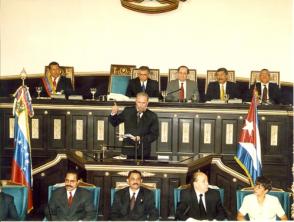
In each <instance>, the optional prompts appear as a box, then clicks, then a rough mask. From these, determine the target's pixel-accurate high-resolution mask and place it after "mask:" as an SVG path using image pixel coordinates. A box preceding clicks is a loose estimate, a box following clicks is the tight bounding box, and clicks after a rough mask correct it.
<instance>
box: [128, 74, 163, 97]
mask: <svg viewBox="0 0 294 222" xmlns="http://www.w3.org/2000/svg"><path fill="white" fill-rule="evenodd" d="M139 92H142V87H141V82H140V79H139V78H138V77H137V78H135V79H131V80H130V81H129V84H128V88H127V92H126V95H127V96H129V97H135V96H136V95H137V93H139ZM145 92H146V93H147V94H148V96H149V97H157V98H159V97H160V93H159V85H158V82H157V81H155V80H152V79H149V78H148V79H147V85H146V89H145Z"/></svg>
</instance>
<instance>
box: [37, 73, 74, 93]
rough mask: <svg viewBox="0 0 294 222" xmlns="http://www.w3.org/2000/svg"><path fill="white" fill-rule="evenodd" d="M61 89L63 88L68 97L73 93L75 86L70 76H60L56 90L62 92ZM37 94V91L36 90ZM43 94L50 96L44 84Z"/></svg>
mask: <svg viewBox="0 0 294 222" xmlns="http://www.w3.org/2000/svg"><path fill="white" fill-rule="evenodd" d="M42 84H43V81H42ZM61 90H63V93H64V94H65V95H66V96H67V97H68V96H69V95H71V94H72V93H73V87H72V84H71V80H70V79H69V78H66V77H65V76H60V78H59V81H58V83H57V86H56V92H61ZM35 95H37V93H36V92H35ZM41 96H43V97H47V96H48V94H47V92H46V89H45V86H44V84H43V89H42V92H41Z"/></svg>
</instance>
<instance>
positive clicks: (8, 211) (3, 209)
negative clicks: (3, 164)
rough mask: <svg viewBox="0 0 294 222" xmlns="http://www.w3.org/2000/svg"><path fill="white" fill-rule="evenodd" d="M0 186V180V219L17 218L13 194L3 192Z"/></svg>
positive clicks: (0, 183) (0, 184)
mask: <svg viewBox="0 0 294 222" xmlns="http://www.w3.org/2000/svg"><path fill="white" fill-rule="evenodd" d="M1 187H2V181H0V221H5V220H14V221H16V220H19V217H18V214H17V210H16V207H15V204H14V198H13V196H11V195H9V194H6V193H4V192H3V191H2V189H1Z"/></svg>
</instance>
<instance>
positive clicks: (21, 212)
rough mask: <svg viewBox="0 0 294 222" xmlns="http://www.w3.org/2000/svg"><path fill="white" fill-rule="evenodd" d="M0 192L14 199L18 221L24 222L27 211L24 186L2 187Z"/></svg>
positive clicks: (26, 191) (25, 188)
mask: <svg viewBox="0 0 294 222" xmlns="http://www.w3.org/2000/svg"><path fill="white" fill-rule="evenodd" d="M2 192H4V193H6V194H9V195H11V196H13V197H14V204H15V207H16V210H17V214H18V216H19V220H22V221H23V220H25V217H26V215H27V209H28V188H27V187H25V186H17V185H8V186H3V187H2Z"/></svg>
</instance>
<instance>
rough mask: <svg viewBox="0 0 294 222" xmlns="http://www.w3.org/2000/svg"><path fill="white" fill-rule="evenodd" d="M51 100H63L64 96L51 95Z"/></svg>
mask: <svg viewBox="0 0 294 222" xmlns="http://www.w3.org/2000/svg"><path fill="white" fill-rule="evenodd" d="M51 98H52V99H65V95H64V94H52V95H51Z"/></svg>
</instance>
